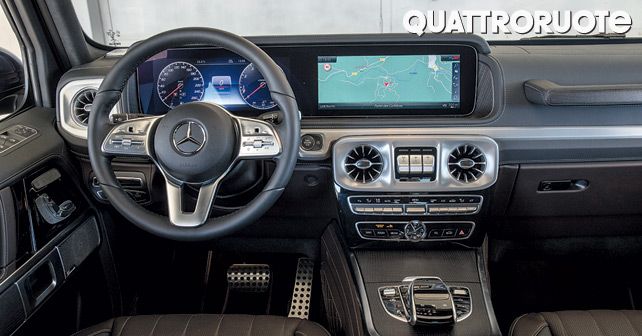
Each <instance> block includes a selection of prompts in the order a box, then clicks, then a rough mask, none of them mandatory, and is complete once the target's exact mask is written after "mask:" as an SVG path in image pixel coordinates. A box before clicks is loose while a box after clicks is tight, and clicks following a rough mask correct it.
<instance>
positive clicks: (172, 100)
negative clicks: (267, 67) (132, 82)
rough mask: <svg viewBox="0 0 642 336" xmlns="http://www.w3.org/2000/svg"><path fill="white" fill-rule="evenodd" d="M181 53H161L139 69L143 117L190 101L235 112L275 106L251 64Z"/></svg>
mask: <svg viewBox="0 0 642 336" xmlns="http://www.w3.org/2000/svg"><path fill="white" fill-rule="evenodd" d="M185 51H186V50H167V51H164V52H162V53H160V54H158V55H156V56H154V57H152V58H151V59H149V60H148V61H146V62H145V63H143V65H141V66H140V67H139V70H138V84H139V96H140V103H141V109H142V112H143V113H145V114H151V115H157V114H164V113H166V112H167V111H168V110H170V109H173V108H175V107H176V106H178V105H181V104H185V103H189V102H194V101H207V102H213V103H217V104H220V105H223V106H225V108H227V109H228V110H230V111H236V112H243V111H246V112H252V111H258V112H264V111H269V110H272V109H273V108H274V107H275V106H276V103H275V102H274V101H273V100H272V97H271V96H270V90H269V88H268V86H267V82H266V81H265V79H264V78H263V76H262V75H261V73H260V72H259V71H258V69H257V68H256V67H255V66H254V64H252V63H250V62H248V61H247V60H245V59H244V58H242V57H239V56H236V55H221V56H217V57H209V56H208V57H202V58H201V57H199V55H203V54H201V53H185ZM241 114H243V113H241Z"/></svg>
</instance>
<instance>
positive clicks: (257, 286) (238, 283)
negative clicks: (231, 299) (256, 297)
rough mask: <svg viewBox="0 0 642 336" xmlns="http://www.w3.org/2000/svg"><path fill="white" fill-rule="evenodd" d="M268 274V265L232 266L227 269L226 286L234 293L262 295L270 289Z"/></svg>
mask: <svg viewBox="0 0 642 336" xmlns="http://www.w3.org/2000/svg"><path fill="white" fill-rule="evenodd" d="M270 274H271V272H270V265H266V264H234V265H232V266H230V267H229V268H228V269H227V285H228V288H229V289H231V290H235V291H240V292H250V293H264V292H266V291H267V290H268V289H269V288H270Z"/></svg>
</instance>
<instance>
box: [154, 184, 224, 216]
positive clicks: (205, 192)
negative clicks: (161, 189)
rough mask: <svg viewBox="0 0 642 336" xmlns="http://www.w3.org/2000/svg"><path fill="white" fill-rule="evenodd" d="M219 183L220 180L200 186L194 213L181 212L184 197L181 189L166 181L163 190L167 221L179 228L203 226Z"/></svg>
mask: <svg viewBox="0 0 642 336" xmlns="http://www.w3.org/2000/svg"><path fill="white" fill-rule="evenodd" d="M219 181H220V179H219V180H216V181H214V182H211V183H208V184H203V185H201V186H200V188H199V190H198V196H197V198H196V206H195V207H194V211H192V212H185V211H183V206H184V202H183V200H184V197H185V195H184V193H183V188H182V187H181V186H179V185H176V184H174V183H172V182H171V181H167V180H166V183H165V188H166V190H167V207H168V212H169V221H170V222H171V223H172V224H173V225H176V226H180V227H197V226H201V225H203V224H204V223H205V222H206V221H207V218H208V217H209V215H210V210H211V208H212V203H213V202H214V198H215V197H216V191H217V190H218V185H219Z"/></svg>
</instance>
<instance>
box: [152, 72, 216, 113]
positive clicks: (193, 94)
mask: <svg viewBox="0 0 642 336" xmlns="http://www.w3.org/2000/svg"><path fill="white" fill-rule="evenodd" d="M156 86H157V87H156V89H157V90H156V91H158V97H159V98H160V100H161V101H162V102H163V104H165V105H167V107H169V108H174V107H176V106H178V105H181V104H185V103H189V102H193V101H200V100H201V99H203V93H204V92H205V91H204V90H205V85H204V81H203V75H201V72H200V71H198V69H197V68H196V67H195V66H194V65H192V64H189V63H187V62H174V63H170V64H168V65H167V66H166V67H165V68H163V70H162V71H161V73H160V75H159V76H158V82H157V84H156Z"/></svg>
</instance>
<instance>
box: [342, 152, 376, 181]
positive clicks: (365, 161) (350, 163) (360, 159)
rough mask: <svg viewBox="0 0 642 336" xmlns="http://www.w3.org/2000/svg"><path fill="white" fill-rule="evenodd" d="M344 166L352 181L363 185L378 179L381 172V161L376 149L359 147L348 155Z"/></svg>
mask: <svg viewBox="0 0 642 336" xmlns="http://www.w3.org/2000/svg"><path fill="white" fill-rule="evenodd" d="M344 166H345V170H346V172H347V173H348V176H350V178H352V180H353V181H355V182H359V183H364V184H365V183H370V182H373V181H375V180H376V179H377V178H379V175H381V171H382V170H383V159H382V157H381V153H379V151H378V150H377V149H376V148H374V147H372V146H369V145H360V146H357V147H355V148H353V149H352V150H351V151H350V152H349V153H348V155H347V156H346V159H345V161H344Z"/></svg>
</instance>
